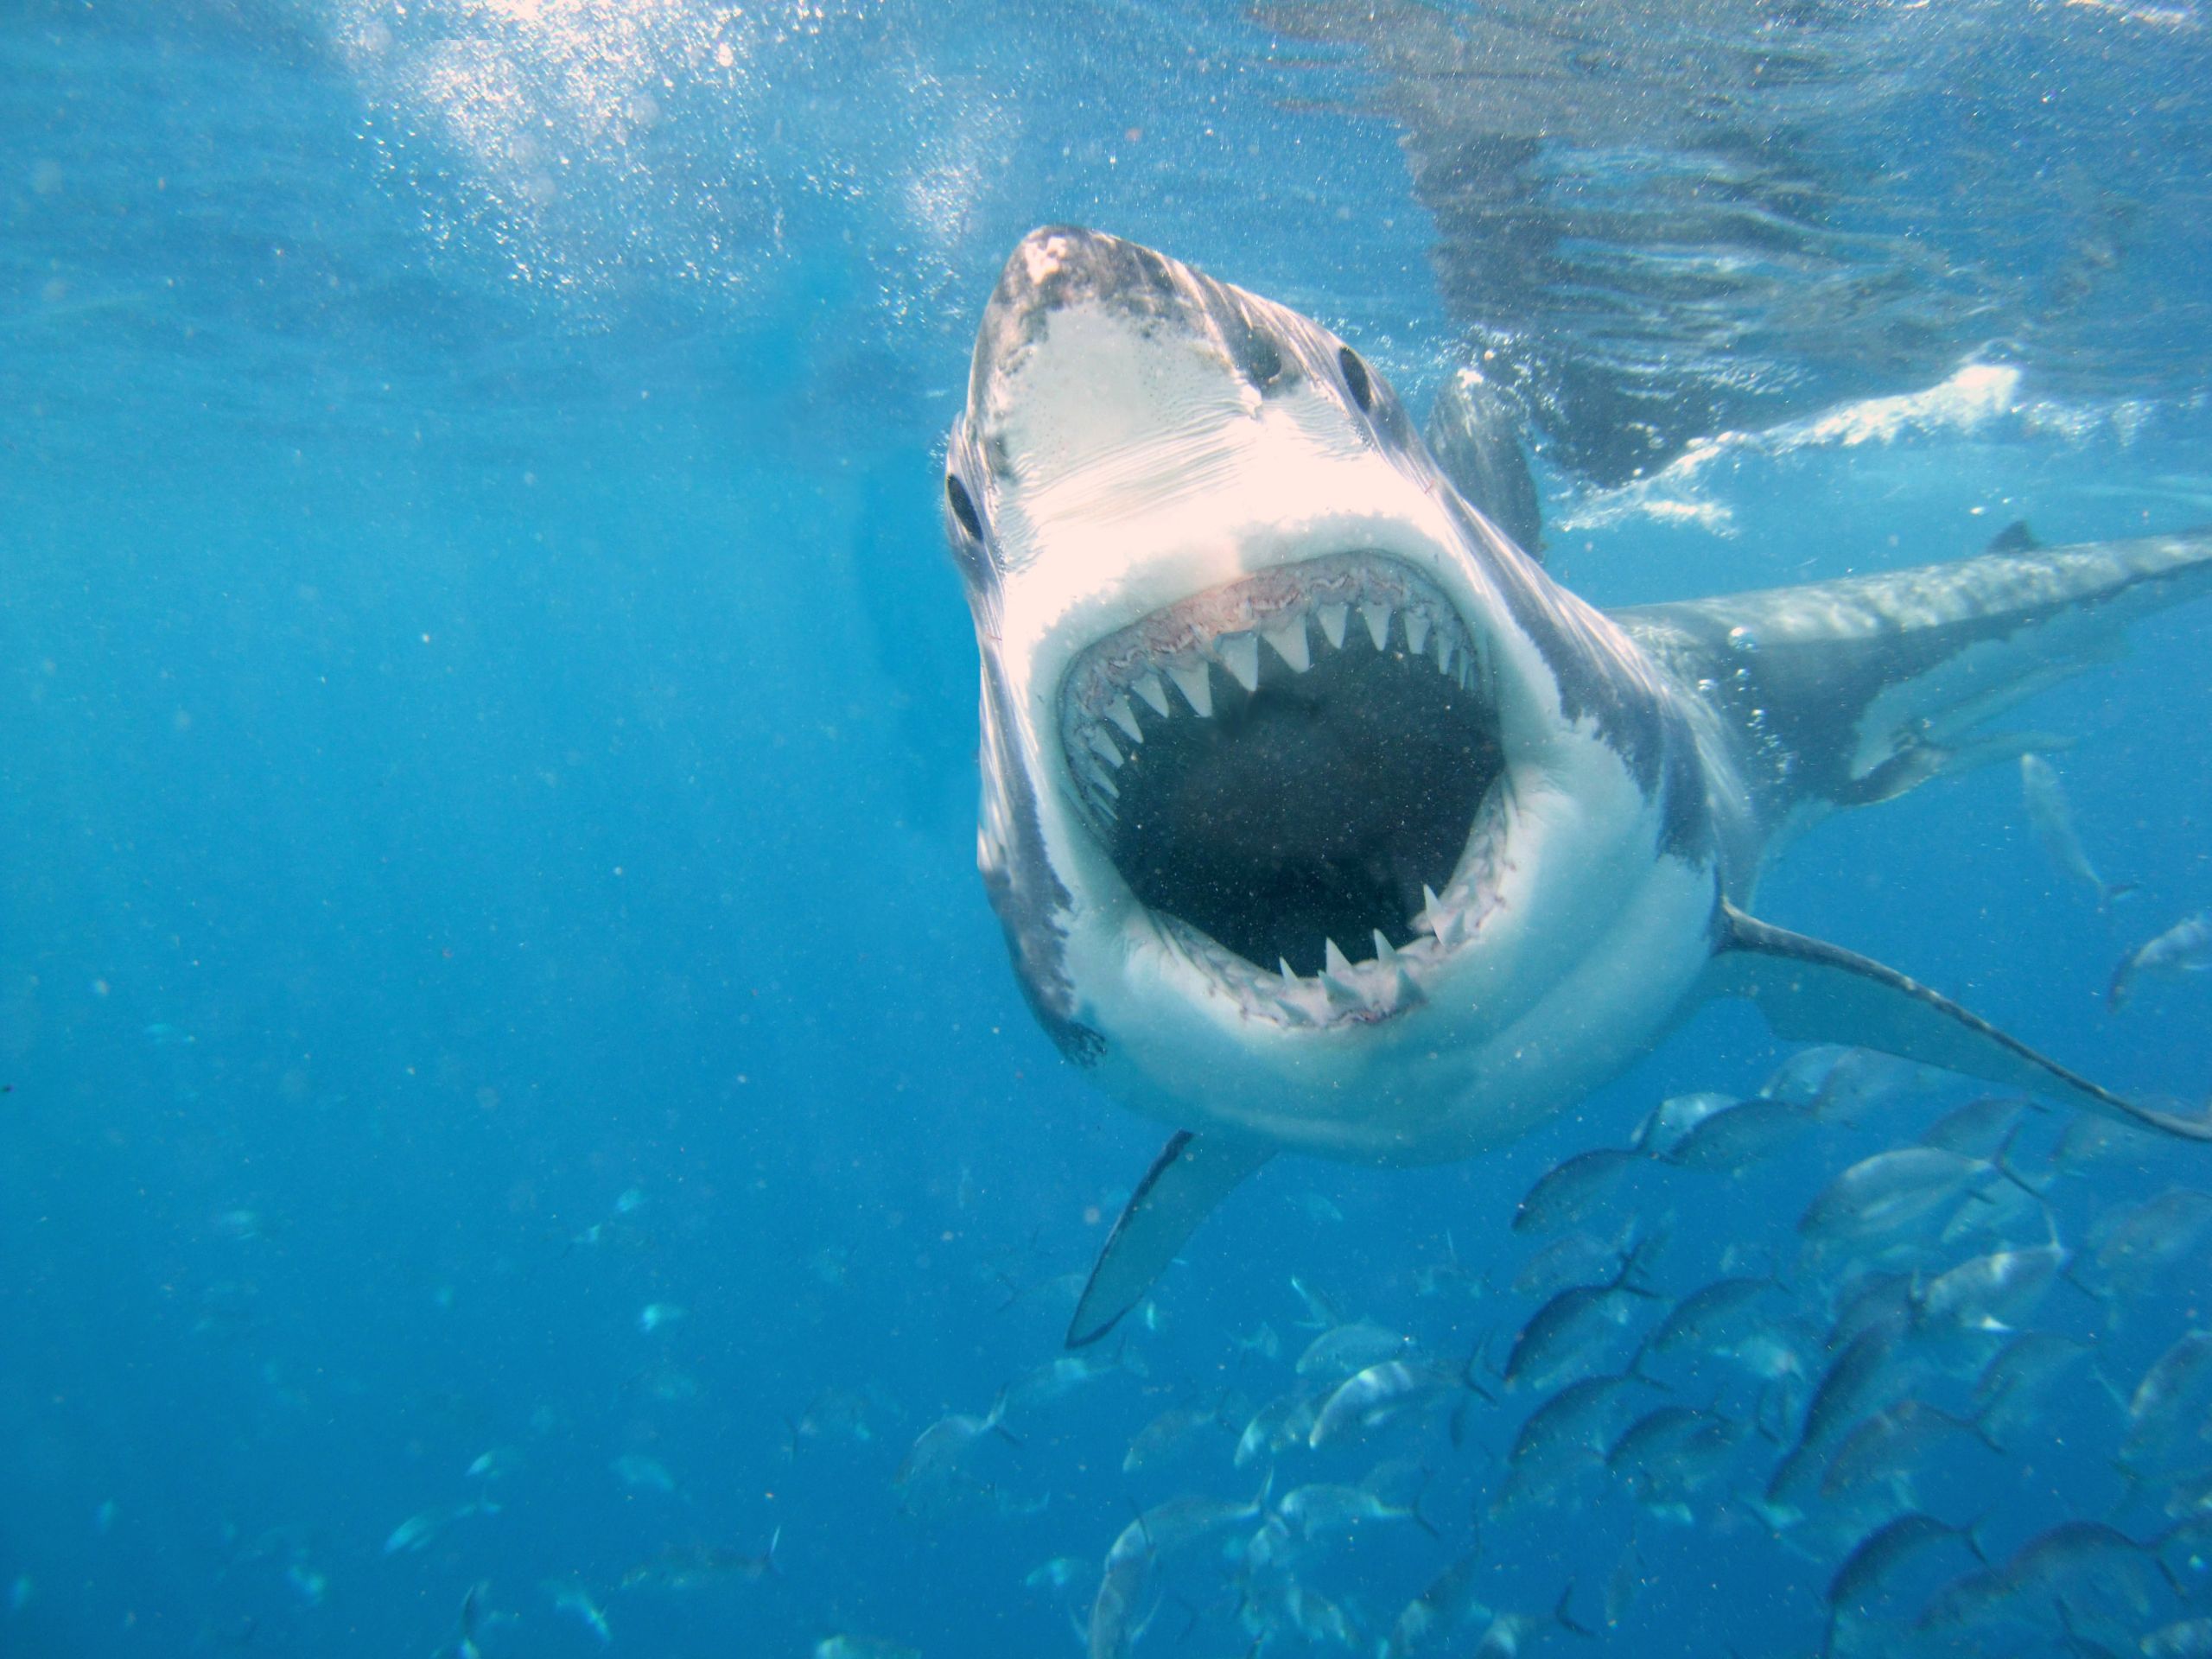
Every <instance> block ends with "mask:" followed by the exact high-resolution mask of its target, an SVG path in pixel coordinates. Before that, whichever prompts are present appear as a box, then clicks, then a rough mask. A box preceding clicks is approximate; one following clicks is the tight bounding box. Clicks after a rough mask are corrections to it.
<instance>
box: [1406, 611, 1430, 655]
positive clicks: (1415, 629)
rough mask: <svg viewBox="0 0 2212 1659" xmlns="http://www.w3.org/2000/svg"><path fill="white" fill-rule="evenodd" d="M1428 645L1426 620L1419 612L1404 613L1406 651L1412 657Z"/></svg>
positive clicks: (1425, 616)
mask: <svg viewBox="0 0 2212 1659" xmlns="http://www.w3.org/2000/svg"><path fill="white" fill-rule="evenodd" d="M1427 643H1428V618H1427V615H1426V614H1424V613H1421V612H1420V611H1408V612H1407V613H1406V649H1407V650H1408V651H1409V652H1412V653H1413V654H1414V656H1416V657H1418V656H1420V655H1421V647H1422V646H1423V645H1427Z"/></svg>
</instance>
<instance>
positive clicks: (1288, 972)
mask: <svg viewBox="0 0 2212 1659" xmlns="http://www.w3.org/2000/svg"><path fill="white" fill-rule="evenodd" d="M1275 971H1276V972H1277V973H1279V974H1281V976H1283V977H1284V978H1285V979H1296V978H1297V977H1298V974H1297V970H1296V969H1293V968H1292V967H1291V965H1290V958H1289V957H1276V958H1275Z"/></svg>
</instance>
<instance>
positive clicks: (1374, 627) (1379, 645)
mask: <svg viewBox="0 0 2212 1659" xmlns="http://www.w3.org/2000/svg"><path fill="white" fill-rule="evenodd" d="M1359 613H1360V615H1361V616H1362V617H1363V618H1365V619H1366V621H1367V637H1368V638H1369V639H1372V640H1373V641H1374V642H1375V649H1376V650H1377V651H1381V650H1382V649H1383V646H1384V645H1385V644H1386V642H1388V640H1389V638H1390V607H1389V606H1388V605H1363V606H1361V607H1359Z"/></svg>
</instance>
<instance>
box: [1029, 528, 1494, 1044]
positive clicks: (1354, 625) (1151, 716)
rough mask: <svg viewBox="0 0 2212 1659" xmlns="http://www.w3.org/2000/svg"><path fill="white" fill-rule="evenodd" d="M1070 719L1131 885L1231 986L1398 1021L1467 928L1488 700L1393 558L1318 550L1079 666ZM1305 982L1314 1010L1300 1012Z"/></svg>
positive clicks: (1064, 709) (1471, 663)
mask: <svg viewBox="0 0 2212 1659" xmlns="http://www.w3.org/2000/svg"><path fill="white" fill-rule="evenodd" d="M1060 715H1061V735H1062V739H1063V741H1064V742H1065V747H1066V752H1067V754H1068V757H1069V764H1070V766H1071V769H1072V771H1073V773H1074V776H1075V779H1076V781H1077V795H1078V796H1079V797H1080V798H1081V799H1082V801H1083V803H1084V808H1085V810H1086V811H1087V813H1088V815H1089V817H1090V820H1091V824H1092V827H1093V829H1095V830H1096V833H1097V834H1098V836H1099V838H1100V840H1101V842H1103V845H1104V846H1105V848H1106V850H1107V852H1108V854H1109V856H1110V857H1111V858H1112V860H1113V861H1114V865H1115V867H1116V869H1117V870H1119V871H1120V873H1121V875H1122V879H1123V880H1125V881H1126V882H1127V883H1128V887H1129V889H1130V891H1131V892H1132V893H1135V895H1136V897H1137V898H1138V899H1141V900H1142V901H1143V902H1144V904H1145V905H1146V906H1148V907H1149V908H1150V909H1151V910H1152V911H1153V912H1154V913H1155V914H1156V915H1157V916H1159V917H1160V918H1161V919H1162V920H1163V922H1165V923H1166V924H1168V925H1170V927H1171V929H1172V931H1173V935H1174V936H1175V937H1176V938H1178V940H1179V942H1180V943H1181V944H1183V945H1184V947H1185V949H1186V950H1190V951H1192V953H1193V954H1195V955H1198V956H1200V957H1205V959H1207V960H1208V962H1209V964H1210V965H1211V966H1212V967H1213V968H1214V969H1216V970H1217V972H1220V973H1222V974H1223V975H1224V976H1225V977H1228V978H1230V979H1231V980H1232V981H1234V982H1237V983H1238V984H1240V985H1241V986H1243V988H1247V989H1255V990H1262V991H1263V992H1265V993H1266V994H1267V995H1268V996H1269V997H1270V998H1271V999H1273V1000H1274V1001H1278V1002H1281V1001H1282V1000H1283V998H1284V996H1285V995H1286V993H1291V994H1292V995H1293V996H1294V1000H1296V1001H1300V1002H1305V1001H1314V1006H1313V1008H1312V1009H1311V1012H1313V1013H1314V1014H1317V1015H1326V1014H1330V1013H1338V1014H1341V1013H1347V1012H1354V1011H1356V1010H1357V1009H1358V1008H1361V1007H1364V1008H1366V1009H1368V1010H1370V1012H1372V1013H1378V1014H1379V1013H1389V1012H1391V1011H1394V1010H1395V1008H1396V1007H1401V1006H1402V1005H1403V1004H1404V1002H1405V1001H1407V999H1408V997H1409V996H1413V997H1417V995H1418V990H1417V987H1415V986H1414V984H1413V983H1412V982H1411V981H1410V980H1409V979H1408V975H1407V973H1406V971H1405V969H1407V967H1408V966H1414V965H1418V963H1420V962H1421V961H1422V960H1424V959H1427V958H1428V957H1431V956H1433V953H1434V952H1435V951H1436V950H1440V949H1441V948H1443V947H1444V946H1446V945H1447V944H1451V943H1453V942H1455V941H1456V939H1457V938H1459V937H1463V936H1464V934H1465V931H1466V930H1467V929H1468V927H1470V926H1471V925H1472V924H1473V923H1474V921H1476V920H1478V918H1479V914H1480V911H1481V907H1482V902H1483V900H1484V899H1485V898H1486V896H1487V894H1488V892H1489V887H1490V883H1489V880H1488V876H1489V874H1490V868H1489V859H1488V858H1487V857H1485V856H1483V855H1485V854H1494V852H1495V850H1496V849H1495V846H1494V844H1493V843H1494V842H1495V839H1496V836H1495V833H1494V832H1495V829H1496V823H1495V819H1496V817H1497V814H1496V811H1495V810H1493V809H1494V808H1495V806H1496V804H1497V794H1498V791H1497V787H1496V786H1497V784H1498V782H1499V780H1500V779H1501V778H1502V776H1503V772H1504V766H1503V757H1502V753H1501V750H1500V747H1499V722H1498V718H1497V708H1496V699H1495V695H1494V690H1493V688H1492V687H1491V682H1490V677H1489V672H1488V666H1487V663H1486V659H1485V658H1484V653H1483V651H1482V649H1481V647H1480V645H1479V644H1478V640H1477V639H1476V637H1475V636H1473V635H1471V634H1470V632H1469V631H1468V630H1467V628H1466V627H1465V625H1464V624H1463V623H1462V622H1461V620H1460V619H1459V614H1458V613H1457V612H1456V611H1455V610H1454V609H1453V607H1452V605H1451V603H1450V601H1447V600H1446V598H1445V597H1444V595H1443V594H1441V593H1440V592H1439V591H1438V589H1437V588H1435V587H1434V586H1433V584H1432V583H1430V582H1428V581H1427V579H1426V578H1424V577H1422V576H1421V575H1419V574H1417V573H1416V572H1415V571H1414V569H1412V568H1411V567H1409V566H1408V565H1406V564H1404V563H1401V562H1399V561H1397V560H1395V559H1392V558H1389V557H1386V556H1383V555H1380V554H1374V553H1345V554H1335V555H1331V556H1327V557H1324V558H1319V559H1313V560H1309V561H1306V562H1305V563H1300V564H1295V565H1288V566H1285V567H1282V568H1281V569H1274V570H1270V571H1268V572H1265V573H1263V574H1262V575H1256V576H1251V577H1248V578H1246V579H1244V580H1243V581H1240V582H1232V583H1230V584H1229V585H1227V586H1225V587H1222V588H1213V589H1211V590H1210V591H1208V592H1206V593H1203V594H1198V595H1196V596H1194V597H1192V598H1191V599H1188V600H1185V601H1182V602H1181V603H1179V604H1177V605H1173V606H1171V607H1168V608H1166V609H1165V610H1162V611H1157V612H1154V613H1153V614H1152V615H1150V616H1148V617H1147V618H1145V619H1144V620H1142V621H1141V622H1139V623H1137V624H1135V626H1131V627H1128V628H1124V629H1122V630H1121V631H1120V632H1116V633H1114V634H1111V635H1109V637H1107V638H1106V639H1102V640H1100V641H1099V642H1098V643H1096V645H1092V646H1091V647H1090V648H1089V649H1088V650H1087V651H1085V652H1084V653H1083V655H1082V656H1081V657H1080V658H1077V661H1076V663H1075V664H1074V666H1073V667H1072V669H1071V671H1070V672H1069V674H1068V677H1067V678H1066V680H1065V683H1064V686H1063V690H1062V696H1061V709H1060ZM1408 955H1411V957H1413V961H1412V963H1408V961H1407V960H1406V958H1407V957H1408ZM1309 980H1311V981H1313V982H1315V983H1314V984H1313V986H1311V987H1306V989H1308V990H1312V991H1315V992H1318V993H1319V999H1318V1001H1315V999H1314V998H1313V997H1297V996H1296V995H1295V994H1296V992H1297V991H1298V990H1299V988H1300V986H1301V984H1302V982H1306V981H1309ZM1262 982H1264V983H1262Z"/></svg>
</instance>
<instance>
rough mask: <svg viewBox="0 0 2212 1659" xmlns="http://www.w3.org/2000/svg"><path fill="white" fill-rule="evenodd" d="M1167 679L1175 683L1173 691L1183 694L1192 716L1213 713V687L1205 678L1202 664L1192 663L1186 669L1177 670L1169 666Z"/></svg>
mask: <svg viewBox="0 0 2212 1659" xmlns="http://www.w3.org/2000/svg"><path fill="white" fill-rule="evenodd" d="M1167 677H1168V678H1169V679H1171V680H1173V681H1174V682H1175V689H1176V690H1178V691H1180V692H1181V693H1182V694H1183V701H1184V702H1187V703H1189V704H1190V705H1191V711H1192V713H1193V714H1196V715H1211V714H1212V713H1213V686H1212V684H1211V683H1210V682H1209V681H1208V680H1207V678H1206V665H1205V664H1204V663H1193V664H1191V666H1190V667H1188V668H1178V667H1176V666H1174V665H1173V664H1169V666H1168V670H1167Z"/></svg>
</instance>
